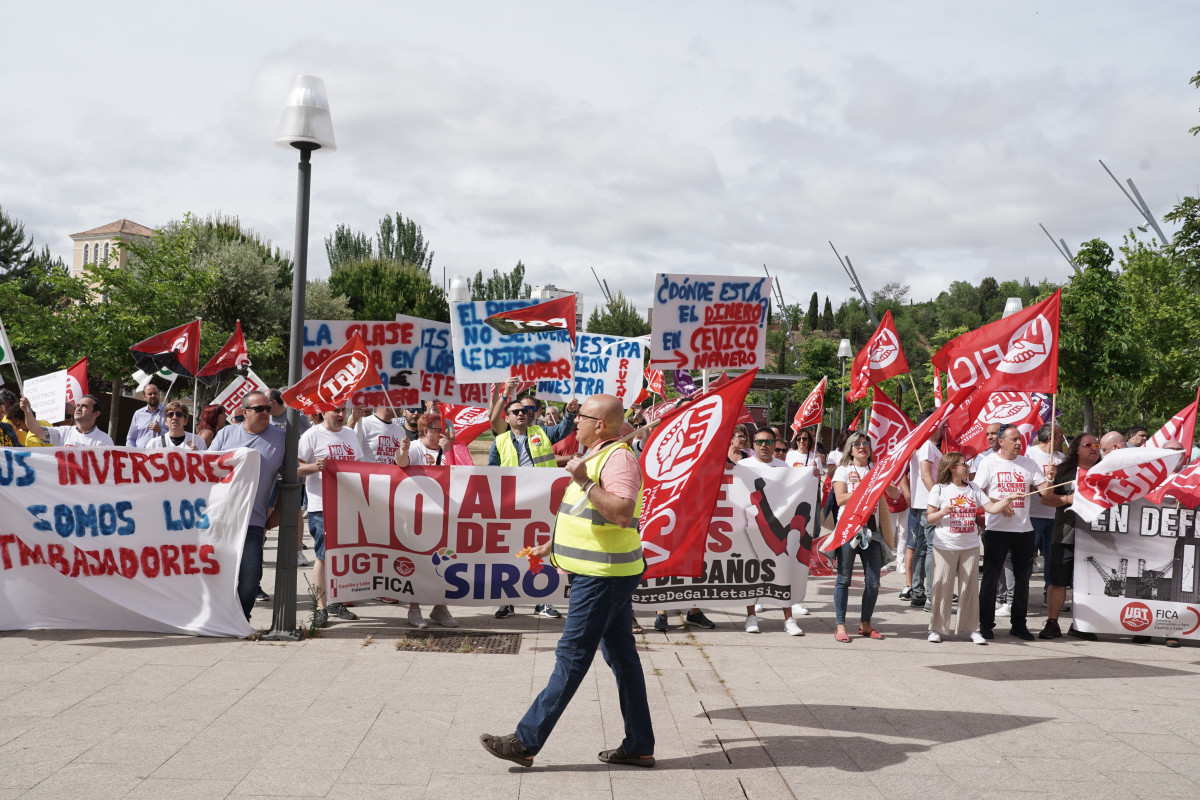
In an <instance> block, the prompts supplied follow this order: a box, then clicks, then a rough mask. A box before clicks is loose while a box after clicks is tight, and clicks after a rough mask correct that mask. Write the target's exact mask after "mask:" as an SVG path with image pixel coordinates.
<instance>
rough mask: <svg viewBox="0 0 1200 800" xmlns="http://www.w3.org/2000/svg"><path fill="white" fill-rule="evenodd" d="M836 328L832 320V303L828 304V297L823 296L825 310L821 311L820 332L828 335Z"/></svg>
mask: <svg viewBox="0 0 1200 800" xmlns="http://www.w3.org/2000/svg"><path fill="white" fill-rule="evenodd" d="M835 327H837V323H836V322H835V321H834V319H833V303H831V302H829V295H825V308H824V310H823V311H821V330H823V331H825V332H826V333H830V332H832V331H833V329H834V328H835Z"/></svg>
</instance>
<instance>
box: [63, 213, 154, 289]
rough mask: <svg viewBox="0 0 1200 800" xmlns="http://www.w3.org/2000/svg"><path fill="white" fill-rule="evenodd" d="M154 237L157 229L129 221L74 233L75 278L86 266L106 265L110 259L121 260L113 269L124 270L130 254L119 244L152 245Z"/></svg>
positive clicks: (72, 271) (73, 260)
mask: <svg viewBox="0 0 1200 800" xmlns="http://www.w3.org/2000/svg"><path fill="white" fill-rule="evenodd" d="M153 237H154V229H153V228H147V227H146V226H145V225H140V224H138V223H136V222H134V221H132V220H128V219H119V220H117V221H115V222H110V223H108V224H107V225H101V226H100V227H99V228H92V229H91V230H90V231H83V232H82V233H73V234H71V241H72V242H74V243H75V252H74V254H73V255H72V258H71V275H72V276H74V277H79V276H80V275H81V274H82V273H83V267H84V265H85V264H104V263H107V262H108V261H109V259H110V258H111V259H117V260H116V261H115V262H114V263H113V266H116V267H123V266H125V259H126V258H128V254H127V253H125V252H124V251H122V250H121V249H120V248H118V247H117V242H119V241H125V242H128V241H131V240H134V239H139V240H143V241H149V240H150V239H152V238H153Z"/></svg>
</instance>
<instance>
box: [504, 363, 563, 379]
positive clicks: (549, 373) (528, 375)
mask: <svg viewBox="0 0 1200 800" xmlns="http://www.w3.org/2000/svg"><path fill="white" fill-rule="evenodd" d="M512 376H513V377H514V378H518V379H519V380H523V381H546V380H566V379H568V378H570V377H571V362H570V361H568V360H567V359H565V358H560V359H558V360H557V361H549V362H546V363H541V364H513V365H512Z"/></svg>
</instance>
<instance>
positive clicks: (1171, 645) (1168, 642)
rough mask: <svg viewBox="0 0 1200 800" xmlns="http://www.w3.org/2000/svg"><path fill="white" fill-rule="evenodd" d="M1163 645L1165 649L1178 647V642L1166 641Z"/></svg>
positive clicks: (1174, 640) (1173, 640) (1175, 640)
mask: <svg viewBox="0 0 1200 800" xmlns="http://www.w3.org/2000/svg"><path fill="white" fill-rule="evenodd" d="M1163 644H1165V645H1166V646H1167V647H1179V640H1178V639H1167V640H1166V641H1165V642H1163Z"/></svg>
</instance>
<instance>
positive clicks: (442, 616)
mask: <svg viewBox="0 0 1200 800" xmlns="http://www.w3.org/2000/svg"><path fill="white" fill-rule="evenodd" d="M417 613H418V614H420V613H421V612H419V611H418V612H417ZM429 621H430V622H436V623H437V624H438V625H441V626H442V627H443V628H457V627H458V622H457V621H456V620H455V619H454V617H452V616H450V609H448V608H446V607H445V606H443V605H436V606H434V607H433V610H432V611H430V612H429Z"/></svg>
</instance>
